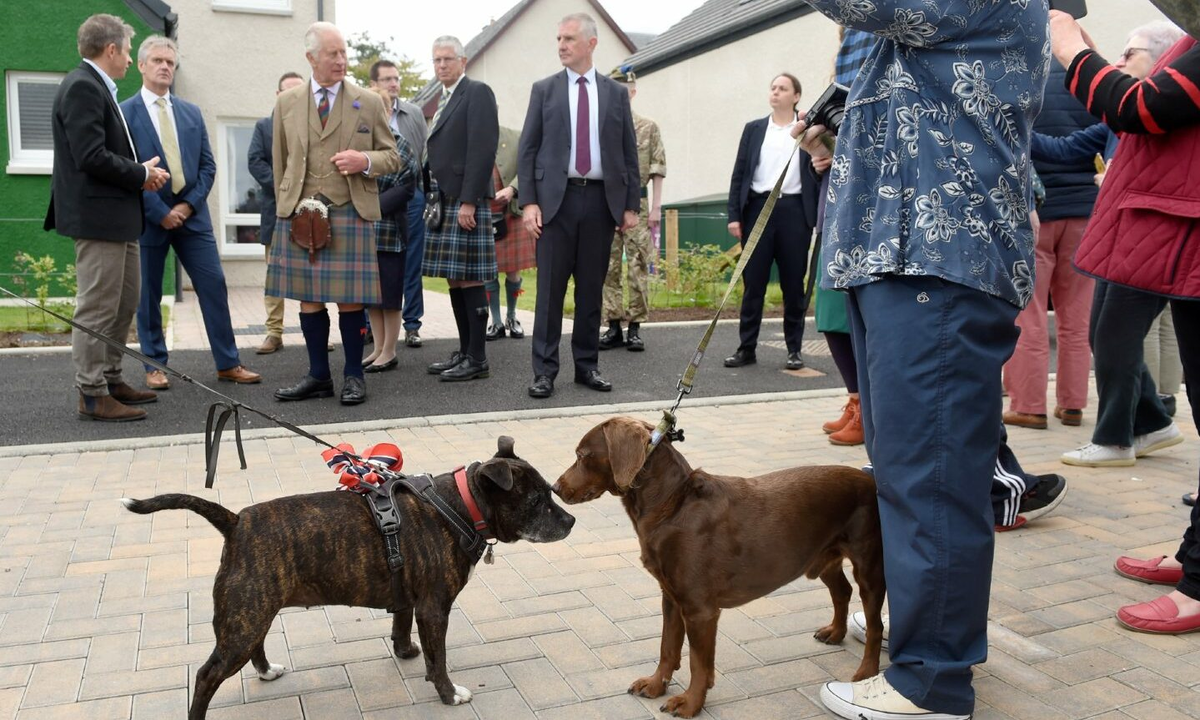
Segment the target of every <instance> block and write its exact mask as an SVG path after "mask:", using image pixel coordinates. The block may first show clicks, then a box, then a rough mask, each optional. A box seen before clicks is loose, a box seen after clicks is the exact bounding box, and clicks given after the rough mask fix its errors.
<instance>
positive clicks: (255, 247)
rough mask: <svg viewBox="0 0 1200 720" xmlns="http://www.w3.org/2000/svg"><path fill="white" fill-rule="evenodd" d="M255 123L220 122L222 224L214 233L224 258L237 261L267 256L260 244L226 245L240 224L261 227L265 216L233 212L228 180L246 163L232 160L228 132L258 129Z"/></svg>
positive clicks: (244, 160)
mask: <svg viewBox="0 0 1200 720" xmlns="http://www.w3.org/2000/svg"><path fill="white" fill-rule="evenodd" d="M254 123H255V121H254V120H251V119H241V118H228V119H223V120H218V121H217V144H218V146H219V147H220V154H219V155H218V157H217V191H218V194H217V198H218V202H219V203H220V210H219V212H218V215H219V216H220V217H219V218H218V219H219V224H218V225H217V226H216V227H214V228H213V234H214V235H216V236H217V248H219V250H220V253H221V256H222V257H233V258H241V257H246V258H250V257H253V258H258V259H261V258H262V257H263V246H262V245H260V244H258V243H231V242H226V238H227V233H226V231H227V230H228V229H229V228H230V227H232V226H236V225H253V226H255V227H261V225H262V217H261V216H260V215H259V214H258V213H235V212H233V211H232V208H233V198H230V197H229V182H228V180H227V179H228V177H229V176H230V175H229V174H230V173H231V172H236V168H235V166H234V163H245V162H246V158H244V157H241V158H231V157H228V154H229V142H228V138H227V137H226V133H227V132H228V131H229V130H230V129H231V128H250V129H251V130H253V129H254Z"/></svg>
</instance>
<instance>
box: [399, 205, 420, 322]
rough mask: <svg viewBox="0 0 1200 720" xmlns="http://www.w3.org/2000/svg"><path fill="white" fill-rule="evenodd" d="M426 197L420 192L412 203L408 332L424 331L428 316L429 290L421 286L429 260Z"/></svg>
mask: <svg viewBox="0 0 1200 720" xmlns="http://www.w3.org/2000/svg"><path fill="white" fill-rule="evenodd" d="M424 216H425V193H424V192H423V191H422V190H421V188H419V187H418V188H417V190H416V192H415V193H413V199H412V200H410V201H409V203H408V242H407V244H406V245H405V247H404V251H405V252H406V253H407V255H405V257H404V311H403V312H402V313H401V317H403V318H404V329H405V331H407V332H413V331H415V330H420V329H421V316H422V315H424V314H425V295H424V292H425V288H424V286H423V285H421V263H422V262H424V259H425V217H424Z"/></svg>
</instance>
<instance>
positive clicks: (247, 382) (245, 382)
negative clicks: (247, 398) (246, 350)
mask: <svg viewBox="0 0 1200 720" xmlns="http://www.w3.org/2000/svg"><path fill="white" fill-rule="evenodd" d="M217 380H218V381H220V382H231V383H237V384H238V385H257V384H259V383H260V382H262V378H257V379H254V380H238V379H237V378H224V377H220V376H218V377H217Z"/></svg>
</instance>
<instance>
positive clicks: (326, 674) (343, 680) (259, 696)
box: [242, 666, 350, 703]
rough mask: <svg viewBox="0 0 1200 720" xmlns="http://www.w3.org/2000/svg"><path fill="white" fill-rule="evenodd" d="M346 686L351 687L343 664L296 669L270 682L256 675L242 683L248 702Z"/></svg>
mask: <svg viewBox="0 0 1200 720" xmlns="http://www.w3.org/2000/svg"><path fill="white" fill-rule="evenodd" d="M345 687H350V680H349V678H347V677H346V669H345V668H343V667H341V666H337V667H326V668H316V669H314V670H295V671H292V672H289V673H284V675H283V676H282V677H280V678H279V679H277V680H271V681H270V682H264V681H262V680H259V679H258V678H257V677H255V678H252V679H249V680H245V681H244V682H243V684H242V688H243V690H244V691H245V693H246V700H247V702H248V703H253V702H258V701H261V700H271V699H274V698H282V697H287V696H289V695H304V694H307V693H316V692H322V691H324V690H336V689H339V688H345Z"/></svg>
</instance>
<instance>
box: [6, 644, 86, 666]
mask: <svg viewBox="0 0 1200 720" xmlns="http://www.w3.org/2000/svg"><path fill="white" fill-rule="evenodd" d="M87 653H88V641H87V640H64V641H62V642H43V643H36V644H30V645H13V646H10V647H0V666H5V665H24V664H27V663H42V662H52V661H55V660H66V659H68V658H86V657H87Z"/></svg>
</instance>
